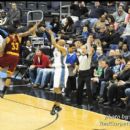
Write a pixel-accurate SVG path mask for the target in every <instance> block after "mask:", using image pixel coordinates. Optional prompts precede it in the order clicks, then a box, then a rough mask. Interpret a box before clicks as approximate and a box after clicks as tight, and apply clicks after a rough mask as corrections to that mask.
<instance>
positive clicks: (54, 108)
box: [50, 105, 56, 115]
mask: <svg viewBox="0 0 130 130" xmlns="http://www.w3.org/2000/svg"><path fill="white" fill-rule="evenodd" d="M50 114H51V115H55V114H56V105H54V106H53V107H52V110H51V112H50Z"/></svg>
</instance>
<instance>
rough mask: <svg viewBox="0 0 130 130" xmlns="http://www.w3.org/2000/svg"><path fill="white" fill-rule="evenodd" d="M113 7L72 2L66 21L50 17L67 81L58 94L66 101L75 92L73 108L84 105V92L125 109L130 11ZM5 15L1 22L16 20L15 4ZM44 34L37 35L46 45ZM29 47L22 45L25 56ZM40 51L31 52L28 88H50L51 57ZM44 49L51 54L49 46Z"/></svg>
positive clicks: (129, 62)
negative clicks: (59, 42) (61, 41)
mask: <svg viewBox="0 0 130 130" xmlns="http://www.w3.org/2000/svg"><path fill="white" fill-rule="evenodd" d="M115 3H116V2H115V1H113V2H104V3H103V2H99V1H95V2H92V3H91V5H90V7H89V9H88V7H87V6H86V5H87V3H85V2H84V1H81V2H78V1H75V2H72V4H71V6H70V7H71V10H72V13H71V16H66V17H65V22H63V21H59V20H58V18H54V19H53V20H52V21H50V23H49V26H48V27H49V28H50V29H51V30H52V31H53V32H54V34H55V38H56V39H57V40H59V39H65V40H66V44H65V45H64V46H66V49H67V50H68V54H67V60H66V64H67V65H68V71H69V77H68V81H67V87H66V88H65V90H63V92H64V93H65V97H66V98H68V99H70V97H71V94H72V93H73V92H76V95H77V96H76V99H77V100H76V101H77V104H78V105H82V103H83V98H84V96H83V93H84V92H85V93H86V95H87V97H88V99H89V100H92V101H95V100H96V101H98V102H99V103H101V104H104V105H116V106H119V107H121V106H124V105H127V106H128V105H130V85H129V84H130V7H129V6H128V4H129V3H127V2H126V3H125V2H118V5H117V4H115ZM104 5H105V6H104ZM116 5H117V6H116ZM105 7H107V8H105ZM12 12H13V13H12ZM73 16H75V17H73ZM6 17H7V22H6V23H5V24H13V23H12V22H16V21H17V22H18V21H20V12H19V11H18V9H17V7H16V4H12V9H11V11H9V13H8V14H7V16H6ZM74 18H77V20H75V19H74ZM44 22H45V21H44ZM44 25H45V24H43V26H44ZM1 28H3V27H1ZM21 31H22V29H21ZM40 33H41V32H40ZM42 33H43V32H42ZM44 33H45V35H41V36H46V37H47V38H48V41H47V42H48V43H49V42H51V41H50V40H49V35H48V34H47V33H46V32H44ZM35 35H36V36H37V33H36V34H35ZM27 40H29V39H28V38H27ZM27 40H25V41H26V42H27ZM23 42H24V41H23ZM26 42H25V43H26ZM28 42H29V41H28ZM28 42H27V43H28ZM30 44H31V43H30ZM30 44H29V43H28V44H25V45H24V44H23V45H24V47H23V51H22V52H25V50H28V51H27V53H28V54H30V53H31V51H30V49H32V48H30ZM50 45H51V44H50ZM25 48H26V49H25ZM36 50H37V49H36ZM42 51H43V49H39V50H37V51H36V52H35V56H34V62H33V64H32V65H31V66H30V69H29V74H30V75H29V76H30V78H31V80H32V82H33V84H34V85H33V87H40V88H45V87H49V89H50V88H52V86H53V74H54V68H53V56H51V57H50V55H49V58H48V57H47V55H48V53H46V54H45V51H43V52H42ZM49 51H51V52H52V53H53V47H52V46H51V47H50V50H49ZM26 56H27V54H26ZM41 57H42V58H41ZM40 58H41V59H40ZM77 79H78V80H77ZM48 85H49V86H48ZM84 90H85V91H84Z"/></svg>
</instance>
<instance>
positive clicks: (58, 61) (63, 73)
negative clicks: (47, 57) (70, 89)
mask: <svg viewBox="0 0 130 130" xmlns="http://www.w3.org/2000/svg"><path fill="white" fill-rule="evenodd" d="M53 54H54V67H55V71H54V85H53V87H54V88H58V87H66V82H67V79H68V68H67V64H66V63H65V62H66V56H63V55H62V53H61V52H60V51H59V50H58V49H57V48H55V50H54V53H53Z"/></svg>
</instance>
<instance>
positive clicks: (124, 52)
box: [121, 44, 130, 59]
mask: <svg viewBox="0 0 130 130" xmlns="http://www.w3.org/2000/svg"><path fill="white" fill-rule="evenodd" d="M121 53H122V56H123V57H124V58H126V59H129V58H130V51H129V48H128V45H127V44H123V46H122V52H121Z"/></svg>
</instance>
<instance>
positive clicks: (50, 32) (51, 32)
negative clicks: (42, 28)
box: [46, 29, 54, 35]
mask: <svg viewBox="0 0 130 130" xmlns="http://www.w3.org/2000/svg"><path fill="white" fill-rule="evenodd" d="M46 31H47V32H48V33H49V34H50V35H53V34H54V33H53V31H52V30H51V29H46Z"/></svg>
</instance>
